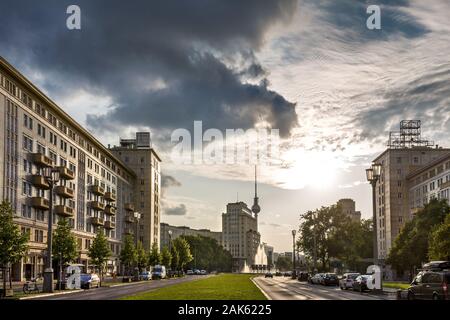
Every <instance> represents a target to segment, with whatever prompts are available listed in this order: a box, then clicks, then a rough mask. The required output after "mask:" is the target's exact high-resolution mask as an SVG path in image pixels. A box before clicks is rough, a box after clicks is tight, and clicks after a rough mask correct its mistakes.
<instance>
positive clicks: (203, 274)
mask: <svg viewBox="0 0 450 320" xmlns="http://www.w3.org/2000/svg"><path fill="white" fill-rule="evenodd" d="M207 274H208V272H206V270H200V275H202V276H205V275H207Z"/></svg>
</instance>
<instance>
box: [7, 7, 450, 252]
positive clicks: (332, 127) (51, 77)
mask: <svg viewBox="0 0 450 320" xmlns="http://www.w3.org/2000/svg"><path fill="white" fill-rule="evenodd" d="M72 4H76V5H78V6H79V7H80V9H81V30H69V29H68V28H67V27H66V19H67V18H68V16H69V15H68V14H67V13H66V9H67V7H68V6H69V5H72ZM369 5H378V6H379V7H380V9H381V29H380V30H376V29H375V30H369V29H368V28H367V27H366V20H367V18H368V17H369V14H367V12H366V9H367V7H368V6H369ZM0 12H3V13H7V14H5V15H3V16H2V28H0V55H2V56H3V57H4V58H6V59H7V60H8V61H9V62H10V63H11V64H13V65H14V66H15V67H16V68H17V69H19V70H20V71H21V72H22V73H23V74H25V76H27V77H28V78H29V79H30V80H31V81H32V82H33V83H35V84H36V85H37V86H38V87H39V88H40V89H42V90H43V91H44V92H45V93H46V94H47V95H48V96H49V97H51V98H52V99H53V100H54V101H55V102H56V103H57V104H58V105H60V106H61V107H62V108H63V109H64V110H65V111H66V112H67V113H69V114H70V115H71V116H72V117H73V118H74V119H76V120H77V121H78V122H80V123H81V124H83V125H84V126H86V128H87V129H88V130H89V131H90V132H92V134H94V135H95V136H96V137H98V138H99V139H100V141H102V142H103V143H104V144H105V145H107V144H111V145H114V144H118V142H119V137H122V138H130V137H133V136H134V132H135V131H150V132H151V135H152V143H153V146H154V148H155V149H156V150H157V151H158V153H159V154H160V155H161V157H162V159H163V165H162V170H163V181H162V183H163V207H164V212H163V217H162V221H163V222H167V223H170V224H175V225H187V226H190V227H193V228H210V229H212V230H215V231H217V230H220V229H221V213H223V212H224V211H225V207H226V204H227V203H228V202H234V201H236V200H237V199H238V200H239V201H245V202H247V203H248V204H249V205H251V203H252V198H253V196H254V195H253V192H254V191H253V188H254V187H253V179H254V171H253V170H254V169H253V165H251V164H249V163H243V164H207V163H202V164H179V163H176V162H174V161H173V157H172V152H173V150H174V149H173V148H174V147H175V146H176V145H177V143H174V142H172V141H171V135H172V133H173V132H174V130H176V129H180V128H181V129H187V130H189V131H190V132H192V134H193V127H194V121H202V123H203V129H204V130H206V129H212V128H215V129H217V130H219V131H220V132H223V134H224V135H225V132H226V130H227V129H243V130H247V129H252V128H263V129H278V130H279V135H280V142H281V144H280V149H279V151H278V152H277V154H276V155H274V158H276V161H275V162H274V163H272V164H269V165H259V166H258V180H259V181H258V182H259V187H258V196H259V198H260V205H261V213H260V214H259V230H260V232H261V235H262V240H263V241H264V242H267V243H269V244H270V245H273V246H274V247H275V251H280V252H282V251H287V250H291V244H292V239H291V230H292V229H298V224H299V215H300V214H301V213H303V212H305V211H307V210H312V209H315V208H318V207H320V206H322V205H331V204H333V203H335V202H336V201H337V200H338V199H340V198H353V199H354V200H355V201H356V207H357V210H361V212H362V216H363V218H369V217H370V216H371V209H370V208H371V203H370V201H371V200H370V199H371V198H370V187H369V185H368V184H367V183H366V181H365V171H364V169H365V168H366V167H368V166H369V165H370V163H371V160H372V159H373V158H374V157H375V156H376V155H377V154H379V153H380V152H382V151H383V150H384V149H385V148H386V142H387V139H388V134H389V131H392V130H398V126H399V122H400V120H402V119H420V120H422V132H423V135H424V136H426V137H427V138H429V139H431V140H434V141H435V142H436V143H438V144H439V145H442V146H449V143H448V134H449V132H450V112H449V111H450V103H449V102H450V94H449V93H450V59H449V56H450V22H449V21H448V13H449V12H450V2H449V1H448V0H429V1H418V0H417V1H416V0H389V1H388V0H378V1H377V0H371V1H357V0H299V1H296V0H272V1H258V0H245V1H240V0H239V1H238V0H227V1H225V0H208V1H206V0H190V1H182V0H179V1H175V0H165V1H140V0H136V1H126V2H124V1H105V0H98V1H87V0H83V1H78V0H71V1H65V0H45V1H26V0H14V1H10V0H3V1H1V2H0ZM218 143H219V142H218V141H216V140H214V141H212V142H210V143H209V144H206V145H207V146H212V147H214V146H217V145H218ZM197 151H198V150H197Z"/></svg>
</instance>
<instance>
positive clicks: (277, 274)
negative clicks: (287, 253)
mask: <svg viewBox="0 0 450 320" xmlns="http://www.w3.org/2000/svg"><path fill="white" fill-rule="evenodd" d="M282 275H283V274H282V273H281V272H279V271H278V272H277V273H275V276H277V277H281V276H282Z"/></svg>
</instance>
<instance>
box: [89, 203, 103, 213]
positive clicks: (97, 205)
mask: <svg viewBox="0 0 450 320" xmlns="http://www.w3.org/2000/svg"><path fill="white" fill-rule="evenodd" d="M91 208H92V209H94V210H100V211H103V210H105V204H103V203H101V202H100V201H91Z"/></svg>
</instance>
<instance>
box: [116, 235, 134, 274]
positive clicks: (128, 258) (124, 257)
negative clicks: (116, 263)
mask: <svg viewBox="0 0 450 320" xmlns="http://www.w3.org/2000/svg"><path fill="white" fill-rule="evenodd" d="M120 262H121V263H122V264H123V265H124V266H125V274H127V275H130V271H131V268H132V267H133V266H134V264H135V263H136V262H137V253H136V248H135V247H134V240H133V237H132V236H131V235H127V236H125V239H124V241H123V246H122V250H120Z"/></svg>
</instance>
